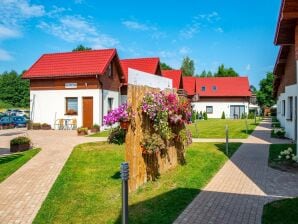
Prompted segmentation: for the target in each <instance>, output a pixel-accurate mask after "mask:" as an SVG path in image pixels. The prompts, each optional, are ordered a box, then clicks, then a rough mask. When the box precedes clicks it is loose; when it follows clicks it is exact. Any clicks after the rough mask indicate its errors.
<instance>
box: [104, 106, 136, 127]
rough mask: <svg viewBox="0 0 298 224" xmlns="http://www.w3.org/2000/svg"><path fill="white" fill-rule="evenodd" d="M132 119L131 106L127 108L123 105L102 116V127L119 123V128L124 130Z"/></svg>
mask: <svg viewBox="0 0 298 224" xmlns="http://www.w3.org/2000/svg"><path fill="white" fill-rule="evenodd" d="M132 117H133V112H132V109H131V106H128V105H127V104H126V103H125V104H122V105H120V106H119V107H118V108H116V109H114V110H111V111H110V112H109V113H108V114H107V115H106V116H104V125H113V124H115V123H117V122H119V123H120V127H121V128H122V129H125V130H126V129H127V128H128V125H129V123H130V121H131V119H132Z"/></svg>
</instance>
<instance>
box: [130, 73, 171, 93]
mask: <svg viewBox="0 0 298 224" xmlns="http://www.w3.org/2000/svg"><path fill="white" fill-rule="evenodd" d="M128 84H132V85H139V86H149V87H153V88H159V89H161V90H164V89H172V88H173V81H172V79H169V78H165V77H162V76H158V75H154V74H150V73H147V72H142V71H139V70H135V69H132V68H128Z"/></svg>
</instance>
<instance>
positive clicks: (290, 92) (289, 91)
mask: <svg viewBox="0 0 298 224" xmlns="http://www.w3.org/2000/svg"><path fill="white" fill-rule="evenodd" d="M296 96H298V85H297V84H296V85H291V86H286V88H285V92H284V93H282V94H280V96H279V97H278V100H277V119H278V120H279V121H280V124H281V126H282V127H284V128H285V131H286V137H287V138H290V139H295V136H294V135H295V125H298V124H297V123H296V124H295V119H294V116H295V114H294V113H295V108H294V107H295V97H296ZM288 97H293V109H292V111H293V118H292V120H288V119H287V114H288V100H289V98H288ZM283 100H285V114H284V115H283V114H282V101H283ZM297 139H298V138H297Z"/></svg>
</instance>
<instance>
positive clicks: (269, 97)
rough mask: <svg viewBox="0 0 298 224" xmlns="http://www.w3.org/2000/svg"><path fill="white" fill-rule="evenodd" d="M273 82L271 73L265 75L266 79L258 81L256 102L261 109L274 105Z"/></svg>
mask: <svg viewBox="0 0 298 224" xmlns="http://www.w3.org/2000/svg"><path fill="white" fill-rule="evenodd" d="M273 80H274V76H273V73H272V72H268V73H267V74H266V78H264V79H262V80H261V81H260V84H259V85H260V90H259V91H257V101H258V103H259V105H260V106H261V107H264V106H266V107H271V106H273V105H274V104H275V103H276V100H275V99H274V98H273Z"/></svg>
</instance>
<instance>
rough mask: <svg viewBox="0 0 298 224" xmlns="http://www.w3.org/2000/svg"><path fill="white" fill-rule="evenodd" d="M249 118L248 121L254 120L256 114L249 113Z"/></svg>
mask: <svg viewBox="0 0 298 224" xmlns="http://www.w3.org/2000/svg"><path fill="white" fill-rule="evenodd" d="M247 118H248V119H254V118H255V113H254V112H249V114H248V117H247Z"/></svg>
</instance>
